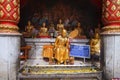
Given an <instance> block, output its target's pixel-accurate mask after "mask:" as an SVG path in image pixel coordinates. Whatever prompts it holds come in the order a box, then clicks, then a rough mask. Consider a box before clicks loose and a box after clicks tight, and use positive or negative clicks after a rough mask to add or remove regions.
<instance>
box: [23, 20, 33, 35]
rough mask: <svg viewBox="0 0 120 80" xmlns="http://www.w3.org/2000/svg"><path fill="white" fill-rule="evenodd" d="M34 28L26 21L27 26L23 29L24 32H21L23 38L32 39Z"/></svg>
mask: <svg viewBox="0 0 120 80" xmlns="http://www.w3.org/2000/svg"><path fill="white" fill-rule="evenodd" d="M33 29H34V26H33V25H32V24H31V22H30V21H28V24H27V26H26V27H25V32H23V33H22V34H23V36H24V37H32V34H33Z"/></svg>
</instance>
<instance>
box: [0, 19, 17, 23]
mask: <svg viewBox="0 0 120 80" xmlns="http://www.w3.org/2000/svg"><path fill="white" fill-rule="evenodd" d="M0 21H1V22H5V21H6V22H13V23H18V22H19V20H5V19H0Z"/></svg>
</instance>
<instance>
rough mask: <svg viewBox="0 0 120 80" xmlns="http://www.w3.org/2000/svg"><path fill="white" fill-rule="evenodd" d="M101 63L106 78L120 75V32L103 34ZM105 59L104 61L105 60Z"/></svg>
mask: <svg viewBox="0 0 120 80" xmlns="http://www.w3.org/2000/svg"><path fill="white" fill-rule="evenodd" d="M101 48H102V50H101V51H102V52H101V57H102V59H101V63H102V64H101V65H102V66H103V70H104V75H105V77H106V79H105V80H112V78H119V77H120V33H117V34H116V33H111V34H110V33H109V34H102V47H101ZM103 59H104V61H103Z"/></svg>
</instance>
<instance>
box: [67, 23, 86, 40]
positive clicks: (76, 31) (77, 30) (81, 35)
mask: <svg viewBox="0 0 120 80" xmlns="http://www.w3.org/2000/svg"><path fill="white" fill-rule="evenodd" d="M69 37H70V38H86V36H85V35H84V31H83V29H82V27H81V23H80V22H78V23H77V27H76V28H75V29H74V30H73V31H72V32H70V34H69Z"/></svg>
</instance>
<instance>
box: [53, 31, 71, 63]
mask: <svg viewBox="0 0 120 80" xmlns="http://www.w3.org/2000/svg"><path fill="white" fill-rule="evenodd" d="M54 50H55V59H56V60H57V64H61V63H63V62H64V64H65V65H66V62H67V60H69V39H68V38H67V31H66V30H65V29H63V30H62V34H61V35H59V36H58V37H57V38H56V40H55V48H54Z"/></svg>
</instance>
